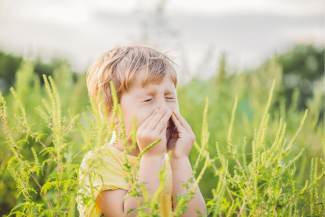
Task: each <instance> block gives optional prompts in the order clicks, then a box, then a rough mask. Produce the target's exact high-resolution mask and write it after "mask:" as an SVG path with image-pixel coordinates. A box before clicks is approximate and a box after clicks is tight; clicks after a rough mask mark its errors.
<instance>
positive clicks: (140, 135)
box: [137, 108, 172, 158]
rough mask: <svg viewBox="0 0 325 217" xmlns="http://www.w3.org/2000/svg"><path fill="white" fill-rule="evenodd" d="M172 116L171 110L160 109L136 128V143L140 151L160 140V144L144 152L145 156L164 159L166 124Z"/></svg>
mask: <svg viewBox="0 0 325 217" xmlns="http://www.w3.org/2000/svg"><path fill="white" fill-rule="evenodd" d="M171 115H172V110H171V109H166V108H160V109H156V110H155V111H154V112H153V113H152V114H151V115H150V116H149V117H148V118H147V119H146V120H145V121H144V122H143V123H142V124H141V125H140V127H139V128H138V130H137V143H138V146H139V149H140V151H142V150H143V149H144V148H146V147H147V146H149V145H150V144H152V143H153V142H155V141H157V140H158V139H161V141H160V142H158V143H157V144H155V145H154V146H153V147H151V148H150V149H149V150H147V151H146V153H145V155H147V156H160V157H162V158H163V157H164V155H165V153H166V144H167V139H166V129H167V122H168V120H169V119H170V116H171Z"/></svg>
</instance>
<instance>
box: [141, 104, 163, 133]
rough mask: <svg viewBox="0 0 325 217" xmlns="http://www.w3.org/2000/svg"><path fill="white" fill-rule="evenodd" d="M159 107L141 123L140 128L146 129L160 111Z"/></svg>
mask: <svg viewBox="0 0 325 217" xmlns="http://www.w3.org/2000/svg"><path fill="white" fill-rule="evenodd" d="M158 111H159V109H156V110H154V111H153V112H152V113H151V115H150V116H149V117H148V118H147V119H146V120H145V121H144V122H143V123H142V124H141V126H140V127H139V129H140V128H141V129H146V128H147V126H148V124H149V123H150V121H151V120H152V119H153V117H154V116H155V115H156V114H157V113H158Z"/></svg>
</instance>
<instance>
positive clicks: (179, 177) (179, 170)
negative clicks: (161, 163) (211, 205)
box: [171, 157, 206, 216]
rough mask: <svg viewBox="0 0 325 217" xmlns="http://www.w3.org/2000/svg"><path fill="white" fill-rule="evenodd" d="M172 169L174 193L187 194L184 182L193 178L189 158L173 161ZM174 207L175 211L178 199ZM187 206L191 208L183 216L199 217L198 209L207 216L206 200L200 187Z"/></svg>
mask: <svg viewBox="0 0 325 217" xmlns="http://www.w3.org/2000/svg"><path fill="white" fill-rule="evenodd" d="M171 168H172V172H173V192H174V194H182V193H185V192H188V190H186V189H185V188H184V187H183V186H182V185H183V183H182V182H181V181H183V182H187V181H188V180H189V179H190V178H191V176H192V168H191V164H190V161H189V159H188V158H187V157H184V158H180V159H172V162H171ZM194 183H195V181H194V182H193V183H190V189H191V188H192V186H193V185H194ZM173 201H174V205H173V211H174V210H175V208H176V203H177V198H176V197H173ZM187 206H188V207H189V208H188V210H187V212H186V213H184V214H183V215H182V216H197V212H196V211H195V209H198V210H200V211H201V212H202V214H203V215H206V208H205V207H206V206H205V202H204V198H203V196H202V194H201V192H200V189H199V187H197V188H196V189H195V194H194V198H193V199H192V200H191V201H190V202H188V203H187Z"/></svg>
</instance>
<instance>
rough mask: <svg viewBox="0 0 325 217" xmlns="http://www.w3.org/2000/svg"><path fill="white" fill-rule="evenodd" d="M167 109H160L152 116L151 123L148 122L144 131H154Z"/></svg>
mask: <svg viewBox="0 0 325 217" xmlns="http://www.w3.org/2000/svg"><path fill="white" fill-rule="evenodd" d="M166 111H167V109H165V108H161V109H160V110H159V111H158V113H157V114H155V115H154V117H153V118H152V119H151V121H150V122H149V124H148V126H147V127H146V129H148V130H154V129H155V128H156V126H157V124H158V123H159V121H160V119H161V118H162V117H163V116H164V114H165V113H166Z"/></svg>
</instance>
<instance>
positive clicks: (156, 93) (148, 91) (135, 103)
mask: <svg viewBox="0 0 325 217" xmlns="http://www.w3.org/2000/svg"><path fill="white" fill-rule="evenodd" d="M144 76H145V71H144V70H141V71H140V72H139V74H138V76H137V78H136V81H135V83H134V84H133V85H132V87H131V88H130V90H129V92H128V93H124V94H123V95H122V98H121V107H122V113H123V118H124V124H125V130H126V134H127V136H128V137H129V135H130V133H131V130H132V121H133V119H134V116H135V115H136V116H137V125H136V128H137V129H138V128H139V127H140V125H141V124H142V123H143V122H144V121H145V120H146V119H147V118H148V117H149V116H150V115H151V114H152V112H153V111H154V110H155V109H157V108H160V107H164V108H169V109H175V108H176V109H177V110H179V108H178V102H177V95H176V89H175V86H174V83H173V82H172V80H171V79H170V78H169V75H166V76H165V78H164V79H163V81H162V82H161V83H160V84H147V85H146V86H145V87H144V88H142V87H141V81H142V80H143V79H144ZM173 127H174V124H173V121H172V119H170V120H169V121H168V125H167V131H166V137H167V141H168V139H169V138H170V136H171V134H172V130H173Z"/></svg>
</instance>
